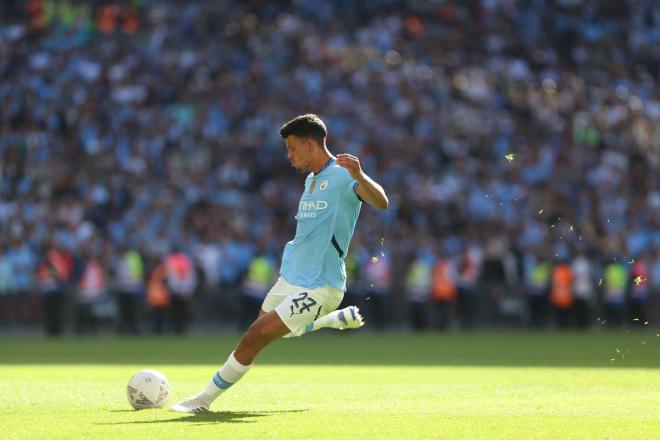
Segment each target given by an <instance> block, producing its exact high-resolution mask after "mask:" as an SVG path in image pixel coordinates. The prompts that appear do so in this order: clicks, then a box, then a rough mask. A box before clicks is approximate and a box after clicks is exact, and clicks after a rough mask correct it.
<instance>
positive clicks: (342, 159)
mask: <svg viewBox="0 0 660 440" xmlns="http://www.w3.org/2000/svg"><path fill="white" fill-rule="evenodd" d="M337 165H339V166H340V167H342V168H346V169H347V170H348V172H349V173H350V174H351V177H352V178H353V179H355V180H360V179H361V178H362V176H363V173H362V167H361V166H360V159H358V158H357V157H355V156H353V155H352V154H346V153H342V154H338V155H337Z"/></svg>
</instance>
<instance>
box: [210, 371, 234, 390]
mask: <svg viewBox="0 0 660 440" xmlns="http://www.w3.org/2000/svg"><path fill="white" fill-rule="evenodd" d="M213 383H214V384H215V386H216V387H218V388H220V389H223V390H226V389H228V388H229V387H230V386H232V385H234V384H233V383H231V382H227V381H226V380H224V379H223V378H222V377H220V372H219V371H218V372H217V373H215V376H213Z"/></svg>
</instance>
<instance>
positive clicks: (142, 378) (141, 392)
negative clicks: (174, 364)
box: [126, 370, 170, 409]
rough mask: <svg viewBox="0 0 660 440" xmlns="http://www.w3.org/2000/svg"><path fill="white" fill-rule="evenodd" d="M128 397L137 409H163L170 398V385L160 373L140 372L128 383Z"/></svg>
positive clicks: (154, 371)
mask: <svg viewBox="0 0 660 440" xmlns="http://www.w3.org/2000/svg"><path fill="white" fill-rule="evenodd" d="M126 396H127V397H128V403H130V404H131V406H132V407H133V408H135V409H145V408H161V407H162V406H163V405H164V404H165V402H167V399H168V398H169V397H170V383H169V382H168V381H167V378H166V377H165V376H164V375H163V373H161V372H160V371H156V370H142V371H138V372H137V373H135V375H133V377H131V380H129V381H128V386H127V387H126Z"/></svg>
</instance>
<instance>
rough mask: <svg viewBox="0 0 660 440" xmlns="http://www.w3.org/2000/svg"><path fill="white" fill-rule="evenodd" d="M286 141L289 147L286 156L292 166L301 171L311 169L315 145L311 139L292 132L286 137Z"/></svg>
mask: <svg viewBox="0 0 660 440" xmlns="http://www.w3.org/2000/svg"><path fill="white" fill-rule="evenodd" d="M284 142H285V144H286V149H287V154H286V157H287V159H289V162H291V166H292V167H294V168H295V169H296V170H298V171H299V172H301V173H304V172H307V171H309V170H310V169H311V166H312V165H311V163H312V148H313V146H312V145H311V141H310V140H309V139H306V138H301V137H299V136H296V135H294V134H291V135H289V136H287V137H286V139H285V140H284Z"/></svg>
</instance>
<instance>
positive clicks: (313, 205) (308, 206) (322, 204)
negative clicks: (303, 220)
mask: <svg viewBox="0 0 660 440" xmlns="http://www.w3.org/2000/svg"><path fill="white" fill-rule="evenodd" d="M327 207H328V202H326V201H325V200H303V201H301V202H300V204H299V205H298V209H299V210H300V211H321V210H323V209H325V208H327Z"/></svg>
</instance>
